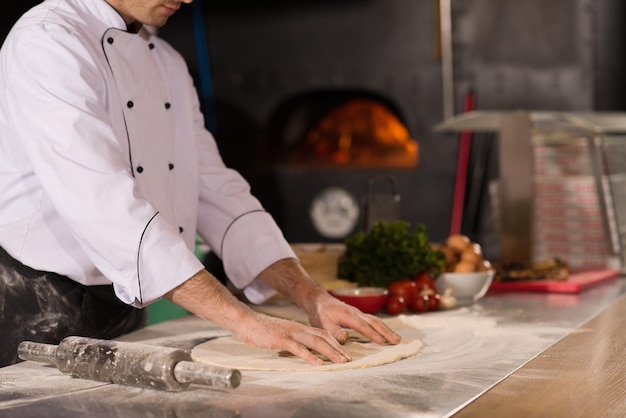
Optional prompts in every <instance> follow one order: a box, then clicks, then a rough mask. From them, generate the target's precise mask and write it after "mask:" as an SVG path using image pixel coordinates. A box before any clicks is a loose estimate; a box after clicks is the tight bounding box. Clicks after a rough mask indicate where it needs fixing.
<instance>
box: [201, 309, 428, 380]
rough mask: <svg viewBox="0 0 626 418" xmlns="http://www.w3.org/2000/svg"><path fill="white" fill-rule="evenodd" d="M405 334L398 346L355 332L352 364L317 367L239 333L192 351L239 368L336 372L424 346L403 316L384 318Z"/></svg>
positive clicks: (348, 348)
mask: <svg viewBox="0 0 626 418" xmlns="http://www.w3.org/2000/svg"><path fill="white" fill-rule="evenodd" d="M384 321H385V322H387V323H388V325H389V326H390V327H391V328H392V329H394V330H395V331H396V332H397V333H398V334H400V336H401V337H402V341H401V342H400V343H399V344H397V345H390V344H388V345H379V344H376V343H372V342H370V341H369V340H367V339H366V338H365V337H363V336H361V335H360V334H357V333H354V332H353V331H351V333H350V339H349V340H348V342H346V343H345V344H344V346H343V347H344V349H345V350H346V351H347V352H348V353H349V354H350V355H351V356H352V361H350V362H348V363H331V362H330V361H327V363H326V364H324V365H321V366H313V365H310V364H309V363H307V362H305V361H304V360H302V359H300V358H299V357H296V356H294V355H292V354H291V353H288V352H284V351H283V352H279V351H276V350H268V349H262V348H256V347H252V346H250V345H247V344H245V343H244V342H242V341H241V340H240V339H239V338H237V337H236V336H227V337H220V338H216V339H214V340H210V341H207V342H205V343H202V344H200V345H197V346H196V347H195V348H194V349H193V350H192V352H191V356H192V357H193V359H194V360H195V361H199V362H202V363H207V364H212V365H215V366H222V367H228V368H234V369H239V370H281V371H332V370H347V369H361V368H366V367H374V366H380V365H383V364H388V363H393V362H396V361H399V360H402V359H405V358H408V357H411V356H414V355H416V354H417V353H419V352H420V350H421V349H422V346H423V344H422V342H421V341H420V340H419V338H418V336H419V334H420V331H419V330H418V329H416V328H414V327H410V326H408V325H407V324H406V323H404V322H403V321H401V320H399V318H390V319H389V320H384Z"/></svg>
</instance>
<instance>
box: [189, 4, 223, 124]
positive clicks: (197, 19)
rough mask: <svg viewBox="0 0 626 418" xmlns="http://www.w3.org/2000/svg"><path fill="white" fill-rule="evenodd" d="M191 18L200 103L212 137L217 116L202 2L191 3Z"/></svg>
mask: <svg viewBox="0 0 626 418" xmlns="http://www.w3.org/2000/svg"><path fill="white" fill-rule="evenodd" d="M191 16H192V20H193V32H194V37H195V41H196V55H197V57H198V69H199V72H200V88H199V91H200V101H201V103H202V108H203V109H204V119H205V125H206V127H207V129H209V130H210V131H211V132H212V133H213V135H216V134H217V115H216V111H215V100H214V96H213V85H212V83H211V66H210V64H209V47H208V44H207V35H206V29H205V25H204V13H203V11H202V0H196V1H194V2H192V3H191Z"/></svg>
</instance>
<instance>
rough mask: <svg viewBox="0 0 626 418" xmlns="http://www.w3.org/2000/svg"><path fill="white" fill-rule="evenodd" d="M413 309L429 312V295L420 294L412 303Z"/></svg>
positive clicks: (419, 311) (414, 310)
mask: <svg viewBox="0 0 626 418" xmlns="http://www.w3.org/2000/svg"><path fill="white" fill-rule="evenodd" d="M411 310H412V311H413V312H418V313H421V312H427V311H428V296H418V297H417V298H415V300H414V301H413V303H411Z"/></svg>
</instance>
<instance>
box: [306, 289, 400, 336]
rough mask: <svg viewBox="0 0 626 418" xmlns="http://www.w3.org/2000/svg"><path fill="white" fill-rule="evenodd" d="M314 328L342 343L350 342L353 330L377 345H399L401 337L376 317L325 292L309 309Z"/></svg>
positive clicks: (308, 312)
mask: <svg viewBox="0 0 626 418" xmlns="http://www.w3.org/2000/svg"><path fill="white" fill-rule="evenodd" d="M305 310H306V311H307V314H308V315H309V321H310V323H311V325H312V326H314V327H318V328H322V329H325V330H326V331H328V332H329V333H330V334H331V335H332V336H333V337H335V338H336V339H337V341H339V342H340V343H342V344H343V343H345V342H346V341H347V340H348V331H346V329H345V328H351V329H353V330H355V331H357V332H358V333H360V334H363V335H364V336H365V337H367V338H369V339H370V340H371V341H373V342H375V343H377V344H386V343H389V344H398V343H399V342H400V336H399V335H398V334H396V333H395V332H394V331H393V330H391V329H390V328H389V327H388V326H387V325H386V324H385V323H384V322H382V321H381V320H380V319H379V318H377V317H376V316H374V315H370V314H366V313H363V312H361V311H360V310H358V309H357V308H355V307H352V306H350V305H348V304H346V303H344V302H342V301H340V300H338V299H336V298H334V297H333V296H331V295H329V294H328V293H327V292H324V293H322V294H320V295H319V296H318V299H317V300H316V301H315V303H313V304H312V306H311V307H310V308H308V309H306V308H305Z"/></svg>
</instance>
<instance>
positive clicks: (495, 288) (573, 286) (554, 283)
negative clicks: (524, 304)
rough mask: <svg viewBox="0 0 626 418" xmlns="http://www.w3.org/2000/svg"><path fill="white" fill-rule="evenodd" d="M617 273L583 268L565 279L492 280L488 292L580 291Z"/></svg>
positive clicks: (606, 280)
mask: <svg viewBox="0 0 626 418" xmlns="http://www.w3.org/2000/svg"><path fill="white" fill-rule="evenodd" d="M618 275H619V271H618V270H611V269H604V270H585V271H578V272H572V273H570V275H569V277H568V278H567V280H520V281H507V282H493V283H492V284H491V286H489V291H490V292H503V291H504V292H516V291H517V292H549V293H580V292H581V291H582V290H585V289H587V288H589V287H592V286H596V285H598V284H601V283H605V282H608V281H611V280H615V279H616V278H617V276H618Z"/></svg>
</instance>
